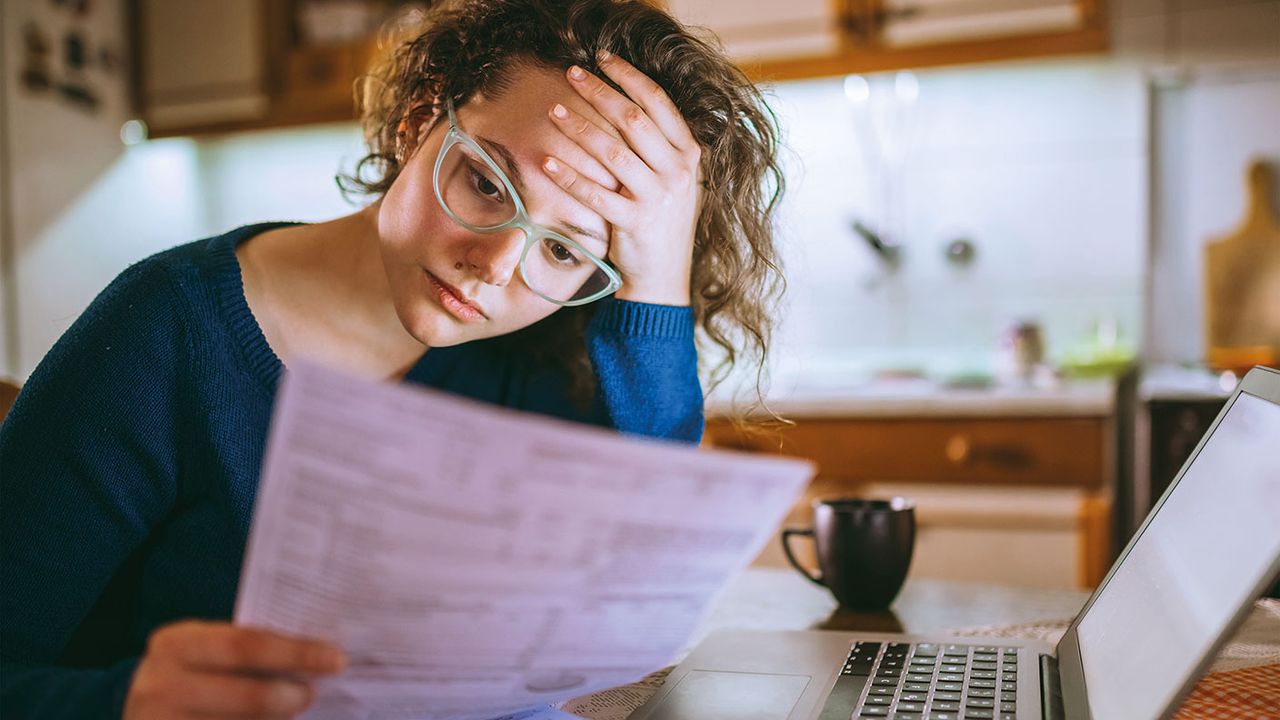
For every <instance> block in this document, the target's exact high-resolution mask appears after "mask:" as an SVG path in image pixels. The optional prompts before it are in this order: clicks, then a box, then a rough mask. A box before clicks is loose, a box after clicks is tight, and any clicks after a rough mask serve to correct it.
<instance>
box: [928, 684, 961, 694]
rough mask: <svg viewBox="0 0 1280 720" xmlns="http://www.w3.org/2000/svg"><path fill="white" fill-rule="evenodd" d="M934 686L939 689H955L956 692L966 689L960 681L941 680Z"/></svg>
mask: <svg viewBox="0 0 1280 720" xmlns="http://www.w3.org/2000/svg"><path fill="white" fill-rule="evenodd" d="M934 687H935V688H937V689H938V690H954V691H956V692H960V691H961V690H964V685H961V684H960V683H957V682H939V683H938V684H937V685H935V686H934Z"/></svg>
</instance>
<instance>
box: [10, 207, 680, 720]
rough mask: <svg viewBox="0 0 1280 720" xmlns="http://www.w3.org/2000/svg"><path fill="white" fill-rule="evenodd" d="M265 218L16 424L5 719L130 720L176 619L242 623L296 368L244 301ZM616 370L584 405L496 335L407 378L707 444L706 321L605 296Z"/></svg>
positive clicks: (110, 314)
mask: <svg viewBox="0 0 1280 720" xmlns="http://www.w3.org/2000/svg"><path fill="white" fill-rule="evenodd" d="M278 225H279V224H263V225H254V226H249V227H245V228H240V229H238V230H235V231H233V232H230V233H227V234H225V235H222V236H219V237H215V238H211V239H208V240H202V241H199V242H195V243H191V244H188V245H183V246H181V247H177V248H174V249H172V250H169V251H166V252H163V253H160V254H158V255H155V256H153V257H151V258H149V259H147V260H144V261H142V262H140V263H138V264H136V265H134V266H132V267H130V268H129V269H128V270H126V271H125V272H123V273H122V274H121V275H120V276H119V277H118V278H116V280H115V281H114V282H112V283H111V285H110V286H108V287H107V289H106V290H104V291H103V292H102V294H101V295H99V296H98V298H97V299H95V300H94V302H93V304H92V305H90V306H89V308H88V309H87V310H86V311H85V313H84V314H83V315H82V316H81V317H80V319H79V320H78V321H77V322H76V323H75V324H74V325H73V326H72V327H71V328H70V329H69V330H68V331H67V333H66V334H65V335H64V336H63V337H62V339H60V340H59V341H58V343H57V344H56V345H55V346H54V348H53V349H52V350H50V351H49V354H48V355H47V356H46V357H45V358H44V360H43V361H42V362H41V363H40V366H39V367H38V368H37V369H36V371H35V373H34V374H33V375H32V376H31V378H30V379H29V381H28V382H27V385H26V387H25V388H24V389H23V391H22V394H21V395H20V396H19V397H18V400H17V402H16V404H15V405H14V407H13V409H12V411H11V413H10V415H9V416H8V419H7V420H6V421H5V422H4V425H3V426H2V427H0V541H2V544H0V551H2V552H3V558H2V561H0V597H2V600H0V662H2V665H0V716H3V717H5V718H15V719H16V718H27V717H31V718H36V717H38V718H64V717H113V716H118V715H119V714H120V712H121V707H122V704H123V700H124V697H125V694H126V692H127V690H128V685H129V682H130V680H131V678H132V674H133V670H134V668H135V666H136V664H137V662H138V656H139V655H140V654H141V652H142V651H143V648H144V647H145V642H146V639H147V636H148V635H149V634H150V633H151V631H152V630H154V629H155V628H156V627H157V626H159V625H161V624H164V623H168V622H170V621H173V620H177V619H179V618H207V619H230V618H231V614H232V609H233V605H234V602H235V596H236V587H237V584H238V582H239V576H240V563H241V559H242V557H243V554H244V548H245V540H246V537H247V533H248V530H249V518H250V511H251V509H252V507H253V500H254V494H255V491H256V488H257V483H258V472H259V467H260V465H261V462H262V454H263V450H264V444H265V440H266V435H267V423H268V419H269V417H270V412H271V406H272V401H273V399H274V396H275V390H276V384H277V380H278V378H279V376H280V373H281V372H282V370H283V369H284V368H283V365H282V364H281V362H280V360H279V358H278V357H277V356H276V355H275V353H274V352H273V351H272V350H271V348H270V346H268V345H267V342H266V338H265V337H264V336H263V334H262V330H261V328H260V327H259V325H258V323H257V321H256V320H255V319H254V317H253V314H252V313H251V312H250V310H249V306H248V304H247V303H246V301H245V297H244V288H243V284H242V280H241V274H240V266H239V263H238V262H237V260H236V257H235V247H236V244H237V243H239V242H241V241H243V240H245V239H246V238H249V237H252V236H253V235H254V234H256V233H259V232H262V231H264V230H268V229H270V228H272V227H277V226H278ZM587 349H588V354H589V356H590V358H591V361H592V364H593V366H594V368H595V373H596V377H597V380H598V390H597V397H596V401H595V403H594V405H593V406H592V407H590V408H589V409H586V410H579V409H576V406H575V405H574V404H573V403H571V402H570V401H569V400H568V398H567V395H566V387H567V382H566V380H567V378H566V377H565V375H566V374H565V373H563V372H562V371H558V370H548V369H543V370H535V369H534V368H533V366H531V365H527V364H526V363H523V362H521V361H519V360H517V359H514V358H512V357H510V356H508V355H507V354H504V353H503V352H501V351H500V349H499V348H497V347H496V343H495V342H493V341H478V342H473V343H467V344H465V345H459V346H456V347H449V348H435V349H432V350H430V351H429V352H426V353H425V354H424V355H423V356H422V358H421V359H420V360H419V361H418V363H417V364H416V365H414V367H413V368H412V369H411V370H410V371H409V373H408V375H407V376H406V381H407V382H414V383H420V384H422V385H427V386H430V387H435V388H440V389H443V390H447V391H451V392H455V393H458V394H461V395H465V396H469V397H471V398H475V399H480V400H485V401H488V402H491V403H495V404H499V405H504V406H507V407H512V408H520V409H525V410H530V411H533V412H538V413H543V414H547V415H553V416H557V417H562V418H569V419H574V420H579V421H583V422H590V423H595V424H598V425H604V426H608V427H614V428H617V429H618V430H620V431H622V432H628V433H637V434H644V435H651V436H659V437H667V438H674V439H680V440H685V441H695V442H696V441H697V440H698V438H699V437H700V436H701V433H702V394H701V389H700V387H699V384H698V378H697V372H696V354H695V351H694V345H693V318H692V312H691V310H690V309H689V308H685V307H669V306H660V305H648V304H642V303H631V302H625V301H621V300H613V301H602V302H601V303H600V304H599V308H598V309H597V311H596V313H595V315H594V317H593V318H592V320H591V322H590V325H589V326H588V330H587Z"/></svg>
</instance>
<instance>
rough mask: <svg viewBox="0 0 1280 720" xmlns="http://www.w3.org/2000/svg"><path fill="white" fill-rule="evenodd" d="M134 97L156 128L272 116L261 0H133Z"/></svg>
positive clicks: (157, 130)
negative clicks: (269, 114) (217, 0)
mask: <svg viewBox="0 0 1280 720" xmlns="http://www.w3.org/2000/svg"><path fill="white" fill-rule="evenodd" d="M130 14H131V22H130V25H131V26H132V28H133V39H134V48H135V50H134V58H135V60H136V65H135V74H134V78H135V83H134V85H135V100H136V102H137V104H138V106H139V107H140V109H141V110H142V115H143V119H145V120H146V122H147V124H148V126H150V127H151V128H152V129H153V130H154V134H166V131H170V130H174V129H181V128H188V127H203V126H217V125H220V124H234V123H246V124H252V123H256V122H260V121H263V120H264V119H266V117H267V115H268V112H269V110H270V105H271V101H270V98H271V93H270V88H269V65H268V51H267V40H268V38H267V33H266V30H267V27H266V22H265V21H266V16H265V14H264V9H263V5H262V2H261V0H222V1H221V2H216V3H215V2H209V1H208V0H135V2H134V3H133V5H132V6H131V9H130Z"/></svg>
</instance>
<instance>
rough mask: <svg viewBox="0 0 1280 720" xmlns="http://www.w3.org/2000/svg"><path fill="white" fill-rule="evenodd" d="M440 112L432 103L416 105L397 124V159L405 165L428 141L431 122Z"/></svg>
mask: <svg viewBox="0 0 1280 720" xmlns="http://www.w3.org/2000/svg"><path fill="white" fill-rule="evenodd" d="M437 114H438V112H437V111H436V110H435V109H434V108H433V106H432V104H430V103H427V104H422V105H416V106H414V108H413V109H412V110H410V111H409V113H408V114H407V115H405V116H404V117H403V118H401V119H400V124H399V125H397V126H396V161H397V162H399V163H400V165H401V166H403V165H404V164H405V163H406V162H408V161H409V158H411V157H413V154H414V153H415V152H417V151H418V147H419V146H420V145H421V144H422V143H423V142H425V141H426V139H427V133H428V131H429V130H430V129H431V123H432V122H433V121H434V120H435V116H436V115H437Z"/></svg>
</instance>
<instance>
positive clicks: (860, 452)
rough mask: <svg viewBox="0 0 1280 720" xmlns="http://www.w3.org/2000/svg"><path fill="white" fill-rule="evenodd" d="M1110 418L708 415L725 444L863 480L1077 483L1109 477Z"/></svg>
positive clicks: (1099, 482)
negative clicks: (750, 426)
mask: <svg viewBox="0 0 1280 720" xmlns="http://www.w3.org/2000/svg"><path fill="white" fill-rule="evenodd" d="M1107 427H1108V425H1107V422H1106V420H1105V419H1104V418H1100V417H1099V418H1094V417H1086V418H1074V417H1073V418H955V419H946V418H890V419H883V418H876V419H845V418H840V419H829V418H823V419H812V420H805V419H799V420H797V421H796V425H795V426H793V427H786V428H782V429H780V430H778V431H773V432H758V431H751V432H745V433H744V432H742V431H739V430H737V429H735V428H734V427H733V426H732V424H731V423H729V422H728V421H725V420H717V419H711V420H709V421H708V422H707V431H706V436H707V442H708V443H710V444H712V445H717V446H720V447H730V448H738V449H743V450H754V451H760V452H781V453H783V454H786V455H794V456H799V457H805V458H809V459H811V460H813V461H815V462H816V463H817V464H818V468H819V471H818V472H819V477H826V478H840V479H843V480H848V481H855V482H911V483H944V484H945V483H965V484H983V485H1074V486H1077V487H1091V488H1097V487H1101V486H1103V485H1104V483H1105V480H1106V478H1107V477H1108V472H1109V469H1108V460H1107V448H1108V447H1109V444H1108V440H1107V438H1108V435H1107V432H1108V430H1107Z"/></svg>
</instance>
